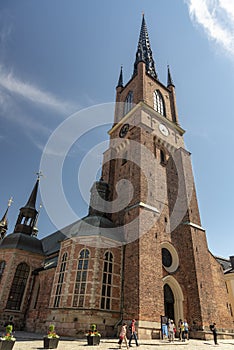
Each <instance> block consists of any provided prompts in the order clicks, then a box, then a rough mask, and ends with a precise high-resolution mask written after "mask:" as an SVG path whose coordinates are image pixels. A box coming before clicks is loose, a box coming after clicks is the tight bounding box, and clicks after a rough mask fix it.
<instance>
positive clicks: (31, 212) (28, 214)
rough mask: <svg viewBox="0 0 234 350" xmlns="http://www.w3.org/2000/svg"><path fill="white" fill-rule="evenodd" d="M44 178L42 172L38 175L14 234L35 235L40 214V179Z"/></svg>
mask: <svg viewBox="0 0 234 350" xmlns="http://www.w3.org/2000/svg"><path fill="white" fill-rule="evenodd" d="M41 176H42V174H41V172H39V173H37V181H36V184H35V186H34V187H33V190H32V192H31V195H30V196H29V199H28V201H27V203H26V205H25V206H24V207H22V208H20V213H19V216H18V219H17V222H16V225H15V229H14V233H17V232H20V233H25V234H27V235H30V236H31V235H32V234H33V228H34V226H35V222H36V219H37V215H38V212H37V210H36V199H37V192H38V186H39V181H40V177H41Z"/></svg>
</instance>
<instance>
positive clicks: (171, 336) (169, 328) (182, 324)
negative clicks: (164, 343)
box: [162, 318, 189, 342]
mask: <svg viewBox="0 0 234 350" xmlns="http://www.w3.org/2000/svg"><path fill="white" fill-rule="evenodd" d="M177 330H178V336H179V340H180V341H184V342H185V340H189V326H188V322H187V321H186V320H184V321H183V320H182V319H180V320H179V322H178V329H176V326H175V323H174V321H173V320H171V319H167V318H165V319H164V318H162V337H163V339H165V338H167V339H168V340H169V342H174V340H175V335H176V332H177Z"/></svg>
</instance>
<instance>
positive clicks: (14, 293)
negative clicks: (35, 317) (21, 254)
mask: <svg viewBox="0 0 234 350" xmlns="http://www.w3.org/2000/svg"><path fill="white" fill-rule="evenodd" d="M29 271H30V268H29V266H28V265H27V264H26V263H20V264H19V265H18V266H17V268H16V271H15V275H14V278H13V282H12V285H11V289H10V293H9V296H8V300H7V305H6V308H7V309H8V310H20V307H21V303H22V300H23V296H24V292H25V287H26V284H27V280H28V276H29Z"/></svg>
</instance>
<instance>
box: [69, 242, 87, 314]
mask: <svg viewBox="0 0 234 350" xmlns="http://www.w3.org/2000/svg"><path fill="white" fill-rule="evenodd" d="M89 256H90V252H89V250H88V249H82V250H81V252H80V256H79V260H78V266H77V273H76V282H75V290H74V297H73V306H74V307H83V306H84V302H85V293H86V285H87V274H88V268H89Z"/></svg>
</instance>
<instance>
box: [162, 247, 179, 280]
mask: <svg viewBox="0 0 234 350" xmlns="http://www.w3.org/2000/svg"><path fill="white" fill-rule="evenodd" d="M161 248H162V264H163V267H164V269H165V270H166V271H167V272H169V273H173V272H175V271H176V270H177V269H178V267H179V257H178V254H177V251H176V249H175V248H174V247H173V245H172V244H171V243H170V242H164V243H162V245H161Z"/></svg>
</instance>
